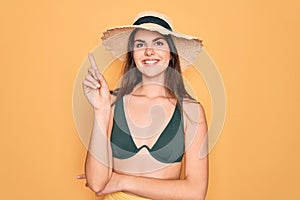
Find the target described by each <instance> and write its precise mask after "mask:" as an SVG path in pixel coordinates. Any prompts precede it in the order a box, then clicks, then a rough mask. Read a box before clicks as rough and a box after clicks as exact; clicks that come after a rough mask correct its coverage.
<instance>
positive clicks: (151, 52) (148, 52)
mask: <svg viewBox="0 0 300 200" xmlns="http://www.w3.org/2000/svg"><path fill="white" fill-rule="evenodd" d="M154 54H155V51H154V49H153V48H149V47H147V48H146V49H145V56H153V55H154Z"/></svg>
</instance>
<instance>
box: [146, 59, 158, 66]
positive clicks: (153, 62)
mask: <svg viewBox="0 0 300 200" xmlns="http://www.w3.org/2000/svg"><path fill="white" fill-rule="evenodd" d="M158 62H159V60H158V59H145V60H143V61H142V63H143V64H145V65H155V64H156V63H158Z"/></svg>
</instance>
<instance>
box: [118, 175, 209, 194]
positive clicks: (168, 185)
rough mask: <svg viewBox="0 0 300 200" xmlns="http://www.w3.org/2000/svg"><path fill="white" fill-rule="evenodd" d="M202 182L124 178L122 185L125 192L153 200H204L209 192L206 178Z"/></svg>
mask: <svg viewBox="0 0 300 200" xmlns="http://www.w3.org/2000/svg"><path fill="white" fill-rule="evenodd" d="M122 176H123V175H122ZM202 180H203V181H202V182H201V183H200V184H199V180H197V181H192V180H189V179H184V180H161V179H153V178H143V177H135V176H123V178H122V182H121V184H122V187H123V190H124V191H127V192H131V193H134V194H136V195H139V196H143V197H147V198H151V199H153V200H162V199H168V200H182V199H185V200H189V199H190V200H204V199H205V195H206V191H207V179H206V178H205V177H204V178H202Z"/></svg>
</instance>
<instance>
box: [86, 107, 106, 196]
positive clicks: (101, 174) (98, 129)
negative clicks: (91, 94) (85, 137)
mask: <svg viewBox="0 0 300 200" xmlns="http://www.w3.org/2000/svg"><path fill="white" fill-rule="evenodd" d="M94 114H95V115H94V125H93V130H92V134H91V138H90V143H89V149H88V152H87V157H86V163H85V174H86V179H87V183H88V186H89V187H90V188H91V189H92V190H93V191H94V192H98V191H100V190H102V189H103V187H104V186H105V185H106V183H107V182H108V181H109V178H110V175H111V171H112V170H111V159H110V157H111V156H110V155H111V153H110V144H109V139H108V130H109V128H108V127H109V115H110V111H109V110H108V111H106V110H104V111H103V110H102V111H101V112H100V111H95V113H94Z"/></svg>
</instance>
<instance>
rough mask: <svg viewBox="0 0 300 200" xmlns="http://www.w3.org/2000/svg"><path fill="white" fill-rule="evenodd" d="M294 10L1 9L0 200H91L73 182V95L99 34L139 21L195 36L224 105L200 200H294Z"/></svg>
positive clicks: (54, 4) (299, 84) (98, 5)
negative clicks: (166, 24)
mask: <svg viewBox="0 0 300 200" xmlns="http://www.w3.org/2000/svg"><path fill="white" fill-rule="evenodd" d="M298 2H299V1H297V0H293V1H292V0H286V1H279V0H265V1H261V0H244V1H240V0H227V1H220V0H217V1H199V0H193V1H192V0H184V1H171V0H152V1H144V0H119V1H100V0H98V1H96V0H93V1H74V0H72V1H71V0H61V1H58V0H52V1H50V0H47V1H46V0H45V1H38V0H28V1H5V2H2V3H1V6H0V29H1V30H0V66H1V73H0V81H1V83H0V91H1V104H0V112H1V118H0V120H1V126H0V133H1V140H0V146H1V151H0V152H1V167H0V177H1V180H0V184H1V185H0V188H1V193H0V198H1V199H11V200H15V199H43V200H47V199H49V200H50V199H51V200H53V199H72V200H75V199H95V196H94V194H93V193H92V192H90V191H89V190H88V189H86V188H85V187H84V182H83V181H78V180H76V179H75V176H76V175H77V174H79V173H81V172H82V171H83V165H84V158H85V148H84V146H83V145H82V143H81V141H80V139H79V137H78V135H77V132H76V129H75V125H74V122H73V116H72V90H73V84H74V81H75V78H76V74H77V71H78V70H79V66H80V65H81V63H82V61H83V60H84V59H85V58H86V56H87V53H88V52H89V51H91V50H92V49H93V48H95V46H96V45H98V44H99V42H100V39H99V37H100V35H101V34H100V33H101V32H102V31H103V30H104V29H106V28H108V27H112V26H118V25H123V24H128V23H131V20H132V18H133V17H134V16H135V14H136V13H138V12H140V11H142V10H156V11H160V12H163V13H165V14H167V15H169V16H170V17H171V18H172V20H173V22H174V24H175V30H177V31H179V32H183V33H187V34H190V35H194V36H198V37H200V38H202V39H203V40H204V45H205V49H206V50H207V52H208V53H209V54H210V55H211V57H212V58H213V60H214V61H215V63H216V64H217V66H218V68H219V71H220V73H221V75H222V78H223V81H224V85H225V89H226V95H227V116H226V122H225V126H224V129H223V132H222V135H221V137H220V140H219V141H218V143H217V145H216V147H215V148H214V149H213V151H212V152H211V154H210V181H209V190H208V195H207V200H213V199H214V200H220V199H222V200H227V199H228V200H240V199H243V200H250V199H251V200H253V199H272V200H279V199H280V200H281V199H300V194H299V179H300V172H299V171H300V170H299V169H300V161H299V153H300V144H299V139H300V136H299V134H300V123H299V112H300V104H299V101H300V94H299V91H300V90H299V89H300V80H299V73H300V69H299V67H300V65H299V64H300V61H299V51H300V49H299V45H300V39H299V35H300V26H299V25H300V14H299V10H300V6H299V3H298Z"/></svg>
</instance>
